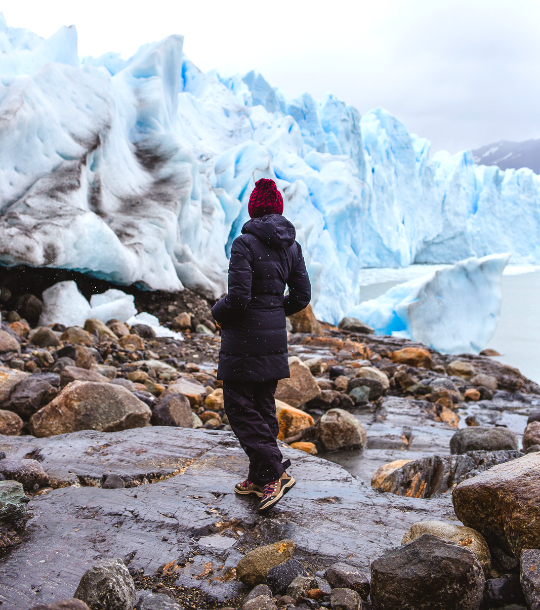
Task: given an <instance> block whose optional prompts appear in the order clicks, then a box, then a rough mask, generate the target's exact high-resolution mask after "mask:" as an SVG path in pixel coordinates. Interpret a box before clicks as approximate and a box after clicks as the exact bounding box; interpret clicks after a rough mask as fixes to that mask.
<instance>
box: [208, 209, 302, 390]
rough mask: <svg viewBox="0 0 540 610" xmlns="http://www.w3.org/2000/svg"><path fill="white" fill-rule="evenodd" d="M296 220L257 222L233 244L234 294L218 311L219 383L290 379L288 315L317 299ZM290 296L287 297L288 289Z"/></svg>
mask: <svg viewBox="0 0 540 610" xmlns="http://www.w3.org/2000/svg"><path fill="white" fill-rule="evenodd" d="M295 237H296V231H295V229H294V226H293V225H292V223H291V222H289V221H288V220H287V219H286V218H284V217H283V216H280V215H278V214H268V215H266V216H263V217H262V218H254V219H253V220H250V221H248V222H246V224H245V225H244V226H243V227H242V235H239V236H238V237H237V238H236V239H235V240H234V242H233V244H232V249H231V260H230V262H229V292H228V294H227V295H226V296H224V297H223V298H222V299H220V300H219V301H218V302H217V303H216V304H215V305H214V307H213V308H212V315H213V316H214V318H215V319H216V320H217V321H218V322H219V323H220V324H221V325H222V331H221V351H220V353H219V366H218V374H217V377H218V379H223V380H227V381H270V380H273V379H283V378H284V377H289V376H290V373H289V362H288V354H287V330H286V327H285V323H286V319H285V316H290V315H292V314H293V313H297V312H298V311H301V310H302V309H304V308H305V307H307V305H308V304H309V301H310V300H311V285H310V283H309V278H308V274H307V271H306V265H305V263H304V257H303V256H302V249H301V247H300V244H299V243H298V242H296V241H295ZM286 285H288V286H289V293H288V294H287V296H284V293H285V286H286Z"/></svg>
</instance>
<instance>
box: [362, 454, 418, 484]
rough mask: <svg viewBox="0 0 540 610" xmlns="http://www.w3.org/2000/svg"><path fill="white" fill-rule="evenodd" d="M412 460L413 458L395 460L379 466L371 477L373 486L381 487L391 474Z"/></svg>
mask: <svg viewBox="0 0 540 610" xmlns="http://www.w3.org/2000/svg"><path fill="white" fill-rule="evenodd" d="M412 461H413V460H395V461H393V462H390V463H388V464H383V465H382V466H379V468H377V470H376V471H375V474H374V475H373V477H372V479H371V487H373V489H379V488H380V487H381V485H382V483H383V481H384V480H385V479H386V477H387V476H389V475H391V474H392V473H393V472H394V471H395V470H397V469H398V468H401V467H402V466H405V464H408V463H409V462H412Z"/></svg>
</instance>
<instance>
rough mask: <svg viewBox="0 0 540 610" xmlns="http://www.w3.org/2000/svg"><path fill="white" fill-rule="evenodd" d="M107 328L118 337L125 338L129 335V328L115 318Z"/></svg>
mask: <svg viewBox="0 0 540 610" xmlns="http://www.w3.org/2000/svg"><path fill="white" fill-rule="evenodd" d="M107 326H108V328H110V329H111V330H112V331H113V333H114V334H115V335H116V336H117V337H125V336H126V335H129V328H128V327H127V326H126V324H124V323H123V322H121V321H120V320H116V319H114V318H113V319H112V320H109V321H108V322H107Z"/></svg>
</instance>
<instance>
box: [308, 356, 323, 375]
mask: <svg viewBox="0 0 540 610" xmlns="http://www.w3.org/2000/svg"><path fill="white" fill-rule="evenodd" d="M304 364H305V365H306V366H307V367H308V369H309V370H310V371H311V374H312V375H320V374H321V373H322V372H323V359H322V358H321V357H320V356H318V357H316V358H308V359H307V360H304Z"/></svg>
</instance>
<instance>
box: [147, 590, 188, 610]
mask: <svg viewBox="0 0 540 610" xmlns="http://www.w3.org/2000/svg"><path fill="white" fill-rule="evenodd" d="M135 610H183V608H182V606H181V605H180V604H178V603H176V602H175V601H174V599H171V598H170V597H169V596H168V595H165V594H163V593H152V592H151V591H143V592H142V593H141V594H140V597H139V600H138V602H137V605H136V606H135Z"/></svg>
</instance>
